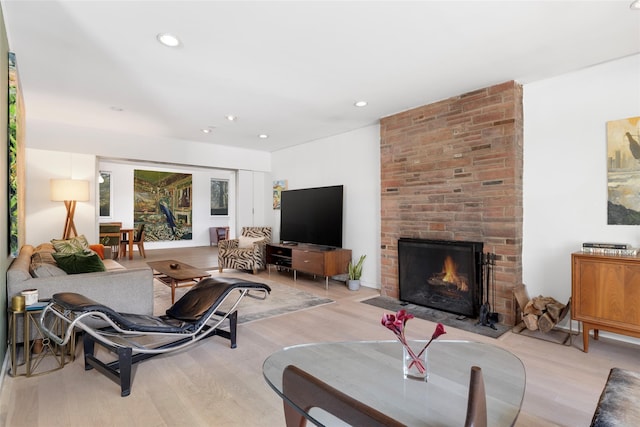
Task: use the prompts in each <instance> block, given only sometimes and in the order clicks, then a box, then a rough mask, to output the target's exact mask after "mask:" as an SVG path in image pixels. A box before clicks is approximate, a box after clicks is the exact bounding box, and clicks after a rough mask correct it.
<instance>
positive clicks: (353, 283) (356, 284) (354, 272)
mask: <svg viewBox="0 0 640 427" xmlns="http://www.w3.org/2000/svg"><path fill="white" fill-rule="evenodd" d="M366 257H367V256H366V255H362V256H361V257H360V259H359V260H358V262H357V263H355V264H354V263H353V261H349V280H348V281H347V284H348V285H349V290H350V291H357V290H358V289H360V276H362V264H363V263H364V259H365V258H366Z"/></svg>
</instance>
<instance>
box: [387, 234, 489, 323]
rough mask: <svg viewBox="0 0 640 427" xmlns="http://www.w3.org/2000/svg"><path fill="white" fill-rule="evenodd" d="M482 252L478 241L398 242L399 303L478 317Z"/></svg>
mask: <svg viewBox="0 0 640 427" xmlns="http://www.w3.org/2000/svg"><path fill="white" fill-rule="evenodd" d="M482 249H483V244H482V243H481V242H464V241H455V240H427V239H405V238H402V239H400V240H398V272H399V281H398V282H399V287H400V300H401V301H406V302H409V303H412V304H418V305H421V306H424V307H430V308H434V309H438V310H443V311H448V312H451V313H456V314H461V315H464V316H467V317H472V318H475V317H478V314H479V311H480V305H481V300H482V288H483V285H482Z"/></svg>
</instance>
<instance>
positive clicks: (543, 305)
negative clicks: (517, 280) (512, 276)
mask: <svg viewBox="0 0 640 427" xmlns="http://www.w3.org/2000/svg"><path fill="white" fill-rule="evenodd" d="M513 294H514V296H515V298H516V302H517V303H518V306H519V307H520V310H521V311H522V322H523V323H524V324H525V326H526V327H527V329H529V330H532V331H540V332H545V333H546V332H549V331H550V330H552V329H553V328H554V327H555V326H556V325H557V324H558V322H560V321H561V320H562V319H564V317H565V316H566V314H567V312H568V311H569V306H568V305H565V304H562V303H561V302H558V301H557V300H555V299H554V298H552V297H543V296H542V295H540V296H537V297H534V298H532V299H529V295H528V294H527V289H526V288H525V286H524V285H521V286H517V287H516V288H515V289H514V291H513Z"/></svg>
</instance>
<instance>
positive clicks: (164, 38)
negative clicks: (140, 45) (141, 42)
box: [156, 33, 180, 47]
mask: <svg viewBox="0 0 640 427" xmlns="http://www.w3.org/2000/svg"><path fill="white" fill-rule="evenodd" d="M156 38H157V39H158V41H159V42H160V43H162V44H163V45H165V46H168V47H177V46H180V39H179V38H177V37H176V36H174V35H173V34H169V33H160V34H158V35H157V36H156Z"/></svg>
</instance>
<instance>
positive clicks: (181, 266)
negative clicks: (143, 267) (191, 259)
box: [147, 259, 211, 304]
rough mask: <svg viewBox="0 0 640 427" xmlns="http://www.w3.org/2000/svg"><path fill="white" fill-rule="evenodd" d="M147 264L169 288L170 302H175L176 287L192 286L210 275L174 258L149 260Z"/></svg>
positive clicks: (156, 276)
mask: <svg viewBox="0 0 640 427" xmlns="http://www.w3.org/2000/svg"><path fill="white" fill-rule="evenodd" d="M147 265H148V266H149V267H151V268H153V269H154V270H155V271H157V272H158V273H157V274H155V273H154V277H155V278H156V279H158V280H160V281H161V282H162V283H164V284H165V285H167V286H169V287H170V288H171V304H173V303H174V302H175V298H176V288H183V287H186V286H193V285H194V284H195V283H197V282H199V281H200V280H202V279H204V278H205V277H209V276H211V275H210V274H209V273H207V272H206V271H204V270H200V269H197V268H195V267H193V266H191V265H189V264H185V263H184V262H180V261H176V260H174V259H168V260H164V261H151V262H148V263H147Z"/></svg>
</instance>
